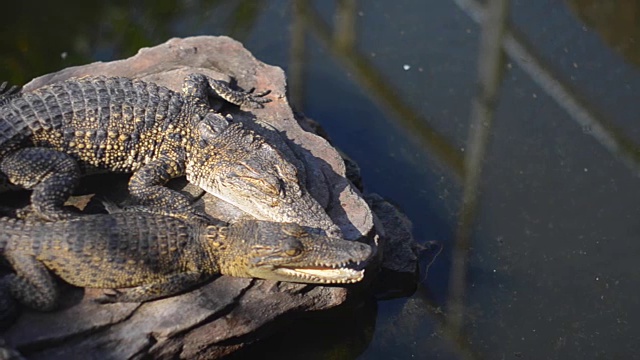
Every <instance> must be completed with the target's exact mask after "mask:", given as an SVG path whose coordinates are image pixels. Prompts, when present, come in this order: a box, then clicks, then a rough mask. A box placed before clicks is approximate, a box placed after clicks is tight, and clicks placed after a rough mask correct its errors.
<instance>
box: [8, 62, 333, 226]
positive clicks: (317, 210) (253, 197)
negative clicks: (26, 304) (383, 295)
mask: <svg viewBox="0 0 640 360" xmlns="http://www.w3.org/2000/svg"><path fill="white" fill-rule="evenodd" d="M5 88H6V85H5V86H4V87H3V88H2V89H0V177H2V174H4V176H5V177H6V178H7V179H8V180H9V182H10V183H11V184H14V185H18V186H21V187H24V188H27V189H32V190H33V192H32V195H31V207H30V209H31V211H32V212H33V213H34V214H35V215H36V216H37V217H38V218H41V219H43V220H48V221H55V220H63V219H69V218H72V217H74V216H77V214H75V213H74V212H72V211H70V210H69V209H66V208H64V207H63V204H64V202H65V200H66V199H67V198H68V197H69V195H70V194H71V193H72V192H73V190H74V189H75V187H76V186H77V183H78V180H79V178H80V176H81V175H82V174H87V173H95V172H103V171H111V172H120V173H132V175H131V178H130V180H129V184H128V189H129V192H130V194H131V196H132V197H133V198H134V200H136V201H137V202H138V203H139V204H142V205H145V206H153V207H156V208H157V209H167V211H168V212H170V213H172V214H177V213H182V214H184V215H185V216H186V217H188V216H191V215H192V214H194V213H195V214H197V215H198V212H197V211H195V210H194V209H193V206H192V205H191V202H190V201H189V199H188V198H187V197H186V196H184V195H182V194H180V193H179V192H177V191H174V190H171V189H169V188H167V187H165V186H164V184H165V183H166V182H167V181H168V180H170V179H171V178H175V177H178V176H182V175H186V178H187V180H188V181H189V182H191V183H193V184H195V185H197V186H199V187H201V188H202V189H204V190H205V191H207V192H209V193H210V194H212V195H214V196H217V197H218V198H221V199H222V200H225V201H227V202H229V203H231V204H233V205H235V206H237V207H238V208H240V209H241V210H243V211H245V212H247V213H248V214H250V215H252V216H253V217H255V218H256V219H258V220H269V221H277V222H296V223H299V224H300V225H304V226H310V227H315V228H320V229H323V230H325V231H326V232H327V233H328V234H330V235H333V236H336V237H339V236H340V234H341V233H340V230H339V228H338V227H337V226H336V225H335V224H334V223H333V221H332V220H331V219H330V218H329V216H328V215H327V213H326V212H325V210H324V209H323V208H322V206H321V205H320V204H319V203H318V202H317V201H316V200H315V199H314V198H313V197H312V196H311V195H310V194H309V193H308V191H307V190H306V189H305V186H304V185H303V184H304V183H305V179H304V175H303V174H302V173H301V172H299V171H298V170H297V168H296V167H295V166H294V165H292V164H291V163H290V162H289V161H288V160H286V158H285V156H284V155H283V154H282V153H280V152H279V151H278V150H277V149H276V148H275V147H273V146H272V145H270V144H269V143H268V142H266V141H265V139H264V138H263V137H261V136H260V135H259V134H256V133H255V132H253V131H252V130H250V129H247V128H245V127H243V125H242V124H241V123H239V122H233V121H232V120H233V119H231V118H230V116H223V115H222V114H220V113H218V112H217V111H215V110H213V109H212V108H211V107H210V106H209V103H208V100H209V99H210V98H212V97H218V98H222V99H223V100H225V101H227V102H229V103H231V104H235V105H239V106H244V107H248V108H260V107H263V106H264V104H266V103H268V102H269V101H271V100H270V99H267V98H265V97H264V96H265V95H267V94H268V91H264V92H259V93H255V92H253V89H252V90H250V91H242V90H234V89H232V88H231V86H230V84H229V83H227V82H224V81H221V80H216V79H213V78H210V77H208V76H205V75H203V74H198V73H193V74H190V75H188V76H187V77H186V78H185V80H184V83H183V86H182V92H181V93H179V92H174V91H172V90H170V89H168V88H166V87H164V86H159V85H157V84H155V83H153V82H146V81H142V80H137V79H130V78H124V77H104V76H98V77H83V78H73V79H69V80H66V81H63V82H58V83H53V84H50V85H47V86H43V87H41V88H38V89H35V90H33V91H30V92H25V91H20V92H17V91H16V88H15V87H12V88H9V89H5Z"/></svg>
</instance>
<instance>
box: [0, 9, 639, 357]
mask: <svg viewBox="0 0 640 360" xmlns="http://www.w3.org/2000/svg"><path fill="white" fill-rule="evenodd" d="M35 3H36V2H27V1H11V2H8V3H7V4H4V5H3V21H2V22H3V23H2V25H0V29H2V31H1V32H0V53H1V54H2V56H0V78H2V79H8V80H11V81H12V82H14V83H24V82H26V81H28V80H29V79H31V78H33V77H35V76H38V75H42V74H44V73H47V72H51V71H56V70H59V69H61V68H64V67H67V66H70V65H76V64H84V63H88V62H92V61H96V60H104V61H107V60H112V59H118V58H123V57H128V56H131V55H133V54H134V53H135V52H136V51H137V49H139V48H140V47H143V46H152V45H156V44H159V43H161V42H164V41H166V40H167V39H168V38H170V37H174V36H190V35H200V34H211V35H218V34H224V35H229V36H232V37H234V38H236V39H238V40H240V41H242V42H244V44H245V45H246V47H247V48H248V49H249V50H251V51H252V52H253V53H254V54H255V55H256V56H257V57H258V58H259V59H261V60H263V61H265V62H267V63H270V64H275V65H279V66H281V67H283V68H285V69H286V70H287V72H288V75H289V79H290V83H291V91H292V97H293V99H295V100H296V102H297V103H298V106H299V107H300V108H301V109H303V111H304V112H305V113H306V114H307V115H309V116H310V117H312V118H314V119H316V120H318V121H319V122H320V123H321V124H322V125H323V126H324V127H325V129H326V130H327V131H328V133H329V134H330V136H331V137H332V139H333V140H334V142H335V144H336V145H337V146H339V147H340V148H341V149H343V150H344V151H345V152H346V153H348V154H349V155H350V156H351V157H352V158H353V159H354V160H356V161H357V162H358V163H359V164H360V166H361V168H362V174H363V177H364V180H365V186H366V189H367V190H368V191H371V192H377V193H379V194H381V195H383V196H385V197H388V198H389V199H391V200H392V201H393V202H394V203H396V204H398V205H399V206H400V207H401V208H402V209H403V210H404V211H405V212H406V214H407V215H408V216H409V217H410V218H411V219H412V221H413V222H414V235H415V237H416V239H418V240H419V241H420V242H427V241H431V240H437V241H440V242H442V243H443V245H444V251H443V252H442V254H441V255H440V256H439V257H438V258H437V259H436V261H435V262H434V263H433V265H432V266H431V267H430V269H429V273H428V276H427V277H426V280H424V281H422V282H421V284H420V287H419V289H418V290H417V292H416V293H415V294H413V295H412V296H410V297H407V298H400V299H395V300H388V301H380V302H377V303H375V302H373V301H369V302H365V303H364V304H360V305H358V306H355V307H352V308H350V309H348V310H347V311H335V312H330V313H326V314H321V315H319V316H315V317H312V318H310V319H304V320H301V321H298V322H297V323H295V324H293V325H292V327H291V329H292V331H289V332H285V333H280V334H278V335H276V336H275V337H274V338H273V339H270V340H269V341H268V342H267V343H266V344H263V345H260V346H259V347H258V348H256V349H255V350H254V351H253V352H252V353H251V354H250V355H252V357H264V355H265V354H271V355H272V356H278V357H280V358H287V359H295V358H318V359H325V358H327V359H352V358H361V359H412V358H415V359H429V358H444V359H459V358H470V359H476V358H477V359H483V358H486V359H519V358H524V359H544V358H556V359H570V358H575V359H613V358H619V359H627V358H634V357H639V356H640V355H638V354H637V353H638V350H640V349H639V348H640V325H639V324H638V319H640V306H639V305H640V272H639V264H640V222H639V221H638V219H637V218H638V214H640V191H638V185H639V182H638V174H640V126H639V124H638V122H639V120H640V119H639V118H638V113H639V111H638V110H639V109H640V105H638V102H637V101H638V95H640V71H639V69H638V66H639V65H640V50H638V49H640V46H638V43H639V42H640V1H637V0H629V1H609V2H607V1H597V0H570V1H569V0H567V1H565V2H561V1H557V0H555V1H554V0H537V1H530V0H519V1H516V0H512V1H510V2H509V1H501V0H487V1H485V3H487V4H490V6H491V9H492V10H491V11H488V12H487V13H486V14H487V17H486V19H488V20H486V21H484V22H482V19H483V17H482V16H481V15H482V14H479V13H478V8H477V3H476V2H474V1H471V0H413V1H411V0H404V1H401V0H398V1H394V2H390V1H348V0H343V1H308V2H306V1H299V2H295V1H269V2H267V1H252V0H248V1H197V0H191V1H183V2H178V1H170V0H160V1H151V0H148V1H126V2H125V1H96V2H81V1H66V2H64V1H62V2H37V4H35ZM501 3H504V4H501ZM294 4H298V6H297V7H296V6H294ZM504 6H508V7H504ZM477 21H480V22H481V23H483V25H481V24H479V23H478V22H477ZM301 40H302V41H301ZM297 46H302V47H303V50H304V52H303V53H302V54H303V55H302V56H292V53H293V49H295V48H296V47H297ZM426 261H428V259H425V260H424V262H425V263H426ZM423 265H426V264H423ZM423 269H424V266H423ZM423 277H424V271H423ZM246 356H249V355H246Z"/></svg>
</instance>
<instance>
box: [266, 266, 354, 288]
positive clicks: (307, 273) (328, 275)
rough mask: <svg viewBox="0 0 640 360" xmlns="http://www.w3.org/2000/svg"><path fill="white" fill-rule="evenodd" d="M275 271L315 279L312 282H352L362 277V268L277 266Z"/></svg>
mask: <svg viewBox="0 0 640 360" xmlns="http://www.w3.org/2000/svg"><path fill="white" fill-rule="evenodd" d="M277 271H280V272H283V273H285V274H286V275H289V276H293V277H297V278H300V279H306V280H309V281H311V280H315V281H313V282H316V283H324V284H340V283H342V284H344V283H354V282H358V281H360V280H362V278H363V277H364V270H353V269H348V268H336V269H332V268H324V269H323V268H278V269H277Z"/></svg>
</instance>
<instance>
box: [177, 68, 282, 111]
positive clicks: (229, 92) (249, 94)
mask: <svg viewBox="0 0 640 360" xmlns="http://www.w3.org/2000/svg"><path fill="white" fill-rule="evenodd" d="M254 90H255V89H251V90H249V91H242V90H233V89H232V88H231V87H230V86H229V84H228V83H226V82H225V81H221V80H216V79H213V78H210V77H208V76H206V75H203V74H191V75H189V76H187V77H186V79H185V80H184V83H183V84H182V92H183V94H184V95H185V96H193V97H196V98H199V99H201V100H202V101H204V102H205V103H206V102H207V97H208V96H209V95H211V96H214V97H216V96H217V97H220V98H222V99H224V100H226V101H228V102H230V103H232V104H235V105H239V106H248V107H251V108H254V109H255V108H262V107H264V104H265V103H268V102H270V101H271V99H265V98H264V96H265V95H267V94H269V93H270V92H271V90H266V91H262V92H259V93H254Z"/></svg>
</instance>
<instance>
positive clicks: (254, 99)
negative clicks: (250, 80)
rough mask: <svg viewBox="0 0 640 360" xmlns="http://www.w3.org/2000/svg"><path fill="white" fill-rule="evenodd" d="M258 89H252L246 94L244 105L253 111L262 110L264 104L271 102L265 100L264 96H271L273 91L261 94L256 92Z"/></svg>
mask: <svg viewBox="0 0 640 360" xmlns="http://www.w3.org/2000/svg"><path fill="white" fill-rule="evenodd" d="M255 91H256V88H251V89H250V90H249V91H247V92H245V93H244V99H243V101H242V104H243V105H246V106H249V107H251V108H253V109H261V108H263V107H264V104H266V103H268V102H271V99H265V98H264V96H267V95H269V94H271V90H265V91H261V92H258V93H257V92H255Z"/></svg>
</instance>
